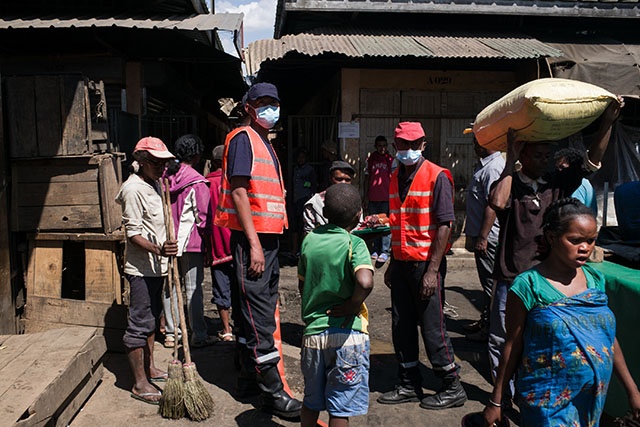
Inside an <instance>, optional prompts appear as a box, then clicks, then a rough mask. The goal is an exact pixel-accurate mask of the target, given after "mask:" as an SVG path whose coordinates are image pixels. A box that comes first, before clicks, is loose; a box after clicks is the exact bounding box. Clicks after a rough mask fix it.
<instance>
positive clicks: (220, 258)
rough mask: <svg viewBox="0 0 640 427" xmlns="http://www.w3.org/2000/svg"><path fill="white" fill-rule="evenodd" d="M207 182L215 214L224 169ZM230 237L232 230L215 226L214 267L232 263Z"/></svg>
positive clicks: (212, 243)
mask: <svg viewBox="0 0 640 427" xmlns="http://www.w3.org/2000/svg"><path fill="white" fill-rule="evenodd" d="M207 180H208V181H209V185H210V187H209V189H210V191H211V193H210V197H211V212H214V211H215V209H216V206H218V199H219V198H220V188H221V187H222V169H218V170H216V171H213V172H211V173H210V174H209V175H207ZM230 237H231V230H229V229H228V228H224V227H218V226H217V225H213V229H212V232H211V254H212V255H213V265H217V264H222V263H225V262H229V261H231V259H232V257H231V248H230V244H229V239H230Z"/></svg>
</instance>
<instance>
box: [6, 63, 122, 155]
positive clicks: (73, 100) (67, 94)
mask: <svg viewBox="0 0 640 427" xmlns="http://www.w3.org/2000/svg"><path fill="white" fill-rule="evenodd" d="M5 80H6V98H7V104H6V105H7V117H8V119H9V120H8V125H7V128H8V130H9V155H10V156H11V157H12V158H25V157H27V158H31V157H50V156H73V155H87V154H92V153H95V152H104V151H113V146H112V145H111V144H110V143H109V137H108V132H107V130H108V122H107V106H106V99H105V95H104V84H103V83H102V82H98V83H95V82H93V81H90V80H87V79H85V78H84V77H83V76H81V75H78V74H69V75H47V76H9V77H7V78H6V79H5Z"/></svg>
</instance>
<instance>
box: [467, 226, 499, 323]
mask: <svg viewBox="0 0 640 427" xmlns="http://www.w3.org/2000/svg"><path fill="white" fill-rule="evenodd" d="M472 241H473V245H474V246H475V244H476V237H474V238H473V239H472ZM496 246H498V241H497V240H487V254H486V255H484V254H483V255H480V254H478V253H476V254H475V255H474V256H475V258H476V270H478V279H479V280H480V285H481V286H482V293H483V300H482V312H481V313H480V323H482V326H483V327H484V328H487V329H488V328H489V312H490V309H491V295H492V293H493V264H494V262H495V259H496Z"/></svg>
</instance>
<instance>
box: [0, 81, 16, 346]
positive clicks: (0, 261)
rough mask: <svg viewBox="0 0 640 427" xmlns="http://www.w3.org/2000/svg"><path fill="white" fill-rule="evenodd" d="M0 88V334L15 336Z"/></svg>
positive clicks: (0, 90)
mask: <svg viewBox="0 0 640 427" xmlns="http://www.w3.org/2000/svg"><path fill="white" fill-rule="evenodd" d="M3 104H4V103H3V102H2V89H1V87H0V334H15V333H16V332H17V331H16V311H15V306H14V301H13V292H12V286H11V250H10V247H9V199H8V197H7V196H8V194H7V182H8V179H7V178H8V176H7V175H8V174H7V169H6V165H7V164H8V162H7V158H6V155H7V153H6V147H5V144H4V138H3V135H4V121H3V117H4V114H3V111H2V105H3Z"/></svg>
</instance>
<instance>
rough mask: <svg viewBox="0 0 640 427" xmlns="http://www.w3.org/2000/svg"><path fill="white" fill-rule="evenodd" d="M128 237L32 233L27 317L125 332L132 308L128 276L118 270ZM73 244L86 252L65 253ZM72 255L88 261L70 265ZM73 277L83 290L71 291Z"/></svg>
mask: <svg viewBox="0 0 640 427" xmlns="http://www.w3.org/2000/svg"><path fill="white" fill-rule="evenodd" d="M123 239H124V236H123V235H122V234H120V233H117V234H111V235H104V234H102V235H101V234H90V233H79V234H71V233H39V234H36V235H33V236H31V238H30V241H29V246H30V247H29V262H28V270H27V303H26V311H25V317H26V319H27V320H28V321H33V322H34V324H43V323H44V324H51V325H79V326H93V327H99V328H108V329H112V330H124V329H125V328H126V324H127V308H126V306H125V305H123V304H122V293H123V279H122V276H121V275H120V268H119V265H120V259H121V254H122V251H123ZM72 247H73V248H74V249H76V250H77V249H78V248H81V250H82V251H83V254H81V256H79V254H78V253H67V254H65V250H67V251H69V250H70V248H72ZM73 258H80V259H82V258H84V262H83V265H81V266H79V265H78V264H77V262H76V263H75V264H73V265H71V264H69V262H70V261H77V259H76V260H74V259H73ZM63 270H65V271H63ZM74 277H75V278H77V279H78V280H77V281H79V282H80V283H81V286H82V287H83V292H80V293H76V294H74V293H73V292H70V291H69V287H70V286H72V285H73V281H72V280H70V278H74ZM27 325H29V323H28V322H27ZM27 330H29V327H28V326H27Z"/></svg>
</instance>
